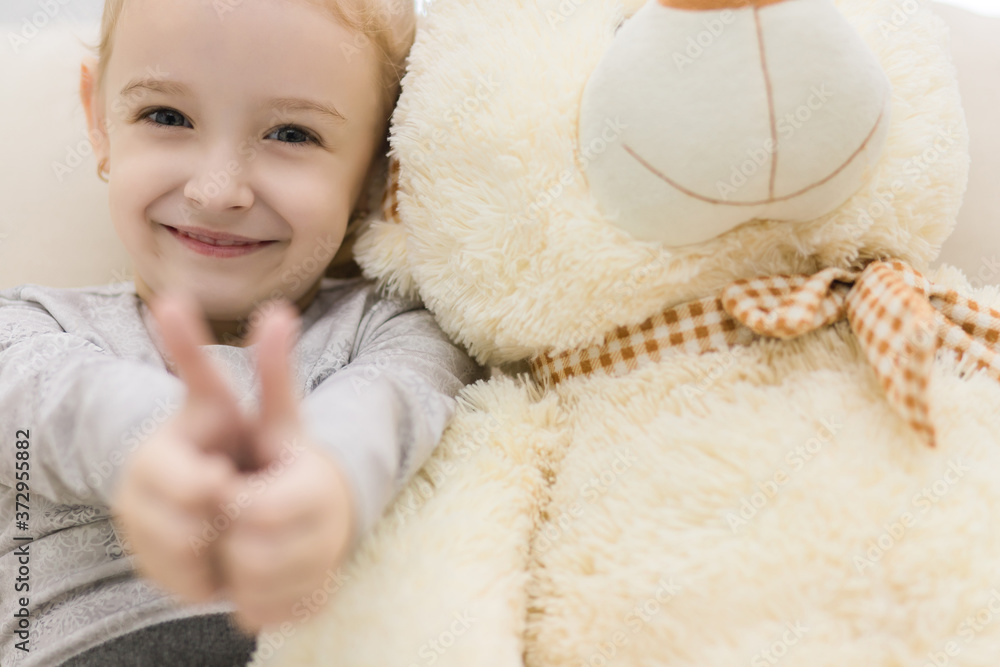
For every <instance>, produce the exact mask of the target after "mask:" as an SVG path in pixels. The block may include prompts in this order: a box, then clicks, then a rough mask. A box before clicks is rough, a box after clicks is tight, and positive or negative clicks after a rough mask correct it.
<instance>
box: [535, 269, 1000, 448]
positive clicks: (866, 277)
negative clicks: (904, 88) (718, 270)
mask: <svg viewBox="0 0 1000 667" xmlns="http://www.w3.org/2000/svg"><path fill="white" fill-rule="evenodd" d="M845 318H846V319H847V320H848V322H849V323H850V325H851V329H852V330H853V331H854V333H855V335H856V336H857V337H858V340H859V341H860V343H861V345H862V347H863V349H864V351H865V355H866V356H867V358H868V361H869V362H870V363H871V365H872V368H873V369H874V371H875V374H876V376H877V377H878V379H879V382H880V383H881V385H882V388H883V389H884V390H885V393H886V397H887V398H888V400H889V402H890V404H892V405H893V407H894V408H895V409H896V410H897V411H898V412H899V414H900V415H901V416H902V417H903V418H904V419H905V420H906V421H907V422H908V423H909V424H910V425H911V426H912V427H913V428H914V429H916V430H917V431H918V432H919V433H921V434H922V435H923V436H924V437H925V438H926V439H927V440H928V442H929V443H930V444H931V445H933V444H934V427H933V425H932V424H931V420H930V407H929V403H928V393H927V389H928V384H929V381H930V374H931V367H932V365H933V363H934V359H935V356H936V354H937V350H938V348H939V346H943V347H945V348H948V349H951V350H954V351H955V352H956V353H958V355H959V356H960V357H963V358H968V359H971V360H973V361H974V362H975V364H976V367H977V368H978V369H980V370H983V371H985V372H986V373H988V374H989V375H991V376H992V377H994V378H996V379H997V380H998V381H1000V312H998V311H996V310H993V309H991V308H985V307H982V306H980V305H979V304H977V303H976V302H975V301H972V300H971V299H967V298H965V297H963V296H962V295H960V294H958V293H957V292H955V291H953V290H946V289H943V288H940V287H937V286H935V285H933V284H931V283H930V282H928V281H927V279H926V278H924V277H923V276H922V275H921V274H920V273H918V272H917V271H915V270H914V269H913V268H911V267H910V266H908V265H907V264H905V263H904V262H901V261H878V262H872V263H871V264H869V265H868V266H867V267H866V268H865V269H864V270H863V271H849V270H845V269H825V270H823V271H820V272H819V273H816V274H814V275H811V276H810V275H796V276H769V277H765V278H753V279H750V280H741V281H738V282H735V283H733V284H732V285H729V286H728V287H727V288H726V289H724V290H723V291H722V294H721V296H719V297H709V298H705V299H701V300H699V301H694V302H691V303H687V304H683V305H681V306H677V307H675V308H670V309H668V310H666V311H664V312H662V313H658V314H657V315H654V316H653V317H651V318H649V319H648V320H646V321H645V322H643V323H642V324H639V325H636V326H630V327H618V328H617V329H616V330H615V331H613V332H612V333H611V334H610V335H609V336H608V337H607V338H606V339H605V341H604V343H602V344H600V345H594V346H592V347H588V348H582V349H577V350H569V351H566V352H563V353H560V354H556V355H548V354H543V355H538V356H536V357H535V358H534V359H532V360H531V369H532V372H533V373H534V375H535V377H536V378H537V379H538V380H539V381H540V382H542V383H543V384H549V385H552V384H558V383H559V382H562V381H563V380H565V379H567V378H570V377H573V376H576V375H587V374H591V373H598V372H600V373H606V374H609V375H615V376H618V375H624V374H625V373H628V372H630V371H632V370H634V369H635V368H638V366H639V365H640V364H641V363H644V362H645V361H660V360H661V359H662V358H664V356H665V355H667V354H672V353H688V354H700V353H704V352H712V351H718V350H721V349H724V348H727V347H730V346H732V345H746V344H749V343H751V342H753V341H754V340H756V339H758V338H760V337H771V338H781V339H789V338H795V337H797V336H801V335H804V334H807V333H809V332H811V331H815V330H817V329H819V328H821V327H824V326H827V325H830V324H834V323H836V322H839V321H840V320H843V319H845Z"/></svg>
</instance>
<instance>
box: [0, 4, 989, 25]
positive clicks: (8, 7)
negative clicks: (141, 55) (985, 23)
mask: <svg viewBox="0 0 1000 667" xmlns="http://www.w3.org/2000/svg"><path fill="white" fill-rule="evenodd" d="M53 1H54V2H56V3H58V4H59V5H60V6H61V10H60V13H61V14H62V15H63V17H64V18H66V19H69V20H85V19H98V18H100V17H101V9H102V8H103V7H104V1H103V0H49V2H50V3H51V2H53ZM414 1H415V2H416V3H417V6H418V7H419V6H421V5H426V4H430V2H431V1H432V0H414ZM498 1H500V2H502V1H503V0H498ZM940 1H942V2H945V3H947V4H951V5H957V6H959V7H963V8H965V9H968V10H971V11H975V12H979V13H981V14H985V15H987V16H1000V0H940ZM38 9H39V0H0V21H20V20H22V19H24V17H26V16H30V15H31V14H32V13H34V12H36V11H38Z"/></svg>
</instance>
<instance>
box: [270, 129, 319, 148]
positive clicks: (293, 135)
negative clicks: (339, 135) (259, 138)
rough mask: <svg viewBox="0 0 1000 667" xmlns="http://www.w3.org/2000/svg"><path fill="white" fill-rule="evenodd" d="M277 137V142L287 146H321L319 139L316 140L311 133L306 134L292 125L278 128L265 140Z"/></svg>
mask: <svg viewBox="0 0 1000 667" xmlns="http://www.w3.org/2000/svg"><path fill="white" fill-rule="evenodd" d="M275 135H277V136H278V141H281V142H282V143H287V144H293V145H295V146H302V145H305V144H315V145H317V146H319V145H321V144H320V141H319V139H317V138H316V136H315V135H314V134H312V133H311V132H306V131H305V130H303V129H300V128H298V127H295V126H294V125H285V126H284V127H279V128H278V129H276V130H275V131H273V132H272V133H271V134H269V135H267V138H270V137H273V136H275Z"/></svg>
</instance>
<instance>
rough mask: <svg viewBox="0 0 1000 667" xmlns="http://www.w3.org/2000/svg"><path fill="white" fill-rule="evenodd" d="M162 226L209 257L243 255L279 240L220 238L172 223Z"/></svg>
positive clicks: (184, 243) (190, 246) (191, 247)
mask: <svg viewBox="0 0 1000 667" xmlns="http://www.w3.org/2000/svg"><path fill="white" fill-rule="evenodd" d="M162 227H164V228H165V229H166V230H167V231H168V232H170V235H171V236H173V237H174V238H175V239H177V240H178V241H180V242H181V244H183V245H184V246H186V247H187V248H189V249H190V250H193V251H194V252H197V253H198V254H201V255H207V256H209V257H242V256H243V255H248V254H250V253H253V252H256V251H257V250H260V249H262V248H266V247H268V246H270V245H272V244H275V243H277V241H235V240H220V239H213V238H211V237H208V236H202V235H200V234H193V233H191V232H185V231H181V230H179V229H177V228H176V227H171V226H170V225H162Z"/></svg>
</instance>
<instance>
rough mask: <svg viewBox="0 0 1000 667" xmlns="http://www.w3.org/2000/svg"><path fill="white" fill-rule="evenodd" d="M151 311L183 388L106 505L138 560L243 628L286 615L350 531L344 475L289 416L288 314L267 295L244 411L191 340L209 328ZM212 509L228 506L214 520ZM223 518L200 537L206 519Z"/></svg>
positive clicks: (315, 585)
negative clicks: (232, 512)
mask: <svg viewBox="0 0 1000 667" xmlns="http://www.w3.org/2000/svg"><path fill="white" fill-rule="evenodd" d="M151 310H152V311H153V314H154V316H155V317H156V318H157V321H158V325H159V327H160V330H161V332H162V335H163V340H164V345H165V346H166V347H167V351H168V353H169V354H170V356H171V357H173V359H174V360H175V363H176V365H177V368H178V371H179V373H180V376H181V378H182V379H183V380H184V381H185V383H186V384H187V385H188V391H189V393H188V398H187V400H186V402H185V404H184V406H183V407H182V409H181V411H180V412H179V413H178V414H177V416H176V417H175V418H174V419H172V420H171V421H170V422H168V423H167V424H165V425H164V426H163V427H162V428H161V429H160V431H158V432H157V433H156V434H154V435H153V436H152V437H151V438H150V439H149V440H148V441H147V442H145V443H143V445H141V446H140V447H139V449H138V450H136V452H134V453H133V454H132V456H131V457H130V458H129V459H128V460H127V462H126V468H125V469H124V470H123V474H122V477H123V482H122V484H121V487H120V491H119V493H118V494H117V496H116V500H115V501H114V502H113V507H112V510H113V512H115V514H116V515H117V518H118V520H119V522H120V523H121V525H122V529H123V532H124V533H125V534H126V535H127V537H128V539H129V540H130V541H131V543H132V551H133V552H134V553H135V554H136V557H137V569H138V570H139V571H140V572H141V573H142V574H144V575H145V576H147V577H149V578H150V579H152V580H153V581H155V582H156V583H157V584H158V585H160V586H161V587H162V588H164V589H165V590H168V591H171V592H173V593H176V594H178V595H179V596H180V597H181V598H183V599H184V600H186V601H189V602H202V601H207V600H210V599H213V598H215V597H218V596H219V595H220V594H224V595H225V597H228V598H229V599H231V600H232V601H233V602H234V603H235V604H236V605H237V608H238V611H237V614H236V621H237V623H238V624H239V625H240V626H241V627H242V628H243V629H244V630H246V631H248V632H251V633H253V632H257V631H258V630H259V629H260V628H261V627H263V626H265V625H276V624H279V623H281V622H282V621H285V620H290V619H291V618H292V616H293V614H292V610H293V607H294V605H295V604H296V603H297V602H300V601H302V599H303V598H304V597H305V598H307V599H308V598H310V597H312V594H313V593H314V592H315V591H317V590H319V588H320V587H321V586H322V584H323V581H324V579H326V578H327V577H328V576H329V573H330V570H331V569H335V568H336V567H337V565H339V563H340V561H341V560H342V559H343V557H344V555H345V553H346V549H347V545H348V544H349V542H350V540H351V537H352V535H353V530H354V525H353V522H354V511H353V504H352V498H351V494H350V492H349V490H348V488H349V487H348V485H347V482H346V480H345V478H344V476H343V474H342V472H341V470H340V468H339V466H338V465H337V464H336V462H335V461H334V460H333V458H332V457H331V456H330V455H329V454H327V453H326V452H324V451H323V450H322V449H321V448H320V447H319V446H318V445H316V444H315V443H314V442H313V441H312V440H311V439H310V438H309V435H308V434H307V433H306V430H305V428H304V425H303V424H302V421H301V419H300V416H299V410H298V404H299V398H298V396H297V395H296V393H295V390H294V380H293V377H292V371H291V366H290V361H289V358H290V356H291V353H292V350H293V349H294V344H295V338H296V335H297V327H298V318H297V315H296V314H295V312H294V311H293V310H292V308H291V306H289V305H288V304H276V305H275V306H274V307H273V308H271V312H270V313H269V314H268V315H267V316H266V317H264V318H263V321H262V322H261V323H260V325H259V327H256V328H255V330H254V331H253V332H252V334H251V340H254V341H256V342H257V343H258V371H259V377H260V383H261V408H260V414H259V416H258V418H257V419H253V420H251V419H248V418H247V417H245V416H244V415H243V414H242V412H241V411H240V409H239V406H238V405H237V403H236V401H235V400H234V399H233V398H232V396H231V395H230V393H229V391H228V388H227V387H226V385H225V383H224V382H223V381H222V378H220V377H219V375H218V374H217V372H216V371H215V369H214V368H213V367H212V366H211V364H210V363H209V361H208V360H207V358H205V356H204V355H203V353H202V352H201V351H200V350H199V349H198V346H200V345H207V344H211V336H210V334H209V332H208V329H207V327H206V326H205V324H204V322H203V320H202V319H201V317H200V316H199V315H198V313H197V310H196V309H195V308H194V306H193V305H192V304H190V303H189V302H186V301H185V300H183V299H178V298H167V297H164V298H161V299H159V300H158V302H157V303H156V304H155V307H154V306H152V305H151ZM261 482H263V488H261ZM241 501H242V502H241ZM222 507H228V508H232V507H239V508H240V511H239V515H238V516H236V517H235V518H234V517H231V516H227V517H226V520H225V521H221V520H220V521H213V520H216V519H220V516H221V514H222V510H221V509H220V508H222ZM230 521H231V525H230V526H229V527H228V528H227V529H226V530H225V531H224V532H223V533H222V534H221V535H220V536H219V538H218V539H217V540H216V541H215V542H212V543H207V544H206V542H205V534H206V532H209V533H210V532H211V531H206V526H209V525H225V524H226V523H227V522H230ZM309 604H310V605H315V603H314V602H310V603H309ZM313 608H314V607H313Z"/></svg>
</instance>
